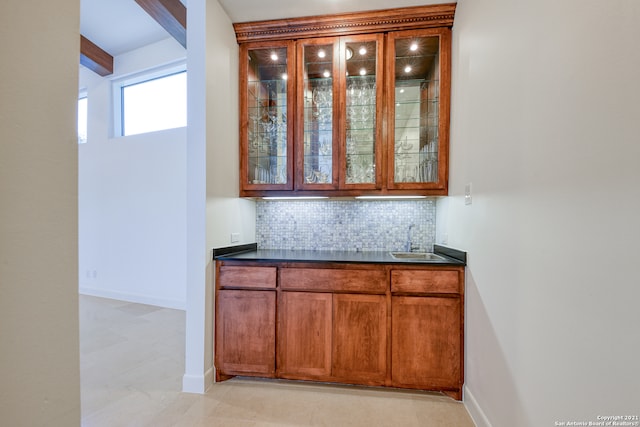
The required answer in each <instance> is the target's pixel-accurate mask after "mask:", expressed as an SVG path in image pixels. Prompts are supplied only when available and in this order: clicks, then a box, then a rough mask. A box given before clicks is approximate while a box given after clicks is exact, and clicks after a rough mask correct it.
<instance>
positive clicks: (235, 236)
mask: <svg viewBox="0 0 640 427" xmlns="http://www.w3.org/2000/svg"><path fill="white" fill-rule="evenodd" d="M239 241H240V233H231V243H238V242H239Z"/></svg>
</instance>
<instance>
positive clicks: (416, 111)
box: [234, 3, 455, 197]
mask: <svg viewBox="0 0 640 427" xmlns="http://www.w3.org/2000/svg"><path fill="white" fill-rule="evenodd" d="M454 13H455V3H452V4H445V5H431V6H418V7H409V8H401V9H388V10H381V11H371V12H359V13H348V14H340V15H324V16H315V17H305V18H296V19H284V20H273V21H260V22H248V23H237V24H234V28H235V30H236V38H237V40H238V42H239V43H240V138H241V141H240V155H241V179H240V195H241V196H244V197H260V196H278V195H282V196H293V195H300V196H313V195H317V196H336V197H341V196H358V195H446V194H447V181H448V152H449V150H448V144H449V138H448V133H449V96H450V95H449V92H450V50H451V26H452V25H453V17H454ZM414 46H417V47H415V48H414Z"/></svg>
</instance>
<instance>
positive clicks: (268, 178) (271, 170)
mask: <svg viewBox="0 0 640 427" xmlns="http://www.w3.org/2000/svg"><path fill="white" fill-rule="evenodd" d="M294 64H295V56H294V48H293V43H292V42H272V43H267V44H265V43H258V44H254V45H252V46H251V47H249V46H247V45H244V46H241V48H240V70H241V71H240V85H241V97H240V124H241V125H240V141H241V144H240V154H241V156H240V173H241V177H240V181H241V182H240V184H241V192H242V190H292V189H293V147H292V143H293V131H292V129H293V121H292V120H290V118H292V117H293V111H294V110H293V104H294V102H293V99H294V96H295V94H294V86H293V82H294V81H295V79H291V78H290V76H292V75H293V73H294Z"/></svg>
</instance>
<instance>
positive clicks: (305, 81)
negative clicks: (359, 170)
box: [296, 38, 339, 190]
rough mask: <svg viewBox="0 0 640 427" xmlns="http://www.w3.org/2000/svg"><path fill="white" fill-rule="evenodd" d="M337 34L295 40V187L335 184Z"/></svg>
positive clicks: (311, 187)
mask: <svg viewBox="0 0 640 427" xmlns="http://www.w3.org/2000/svg"><path fill="white" fill-rule="evenodd" d="M338 55H339V44H338V39H337V38H325V39H312V40H305V41H301V42H299V44H298V64H299V65H298V75H297V77H298V105H299V106H300V108H299V111H298V138H297V141H296V144H297V145H296V147H297V150H298V155H297V157H298V159H297V165H296V168H297V177H296V179H297V185H296V186H297V187H298V188H301V189H314V190H325V189H333V188H336V187H337V185H338V180H337V177H338V165H337V154H338V150H337V141H338V138H339V129H338V126H336V125H335V115H336V109H335V102H336V99H337V96H336V88H337V82H338V79H337V77H338V73H339V61H338Z"/></svg>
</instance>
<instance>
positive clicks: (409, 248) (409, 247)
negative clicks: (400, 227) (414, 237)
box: [405, 224, 420, 252]
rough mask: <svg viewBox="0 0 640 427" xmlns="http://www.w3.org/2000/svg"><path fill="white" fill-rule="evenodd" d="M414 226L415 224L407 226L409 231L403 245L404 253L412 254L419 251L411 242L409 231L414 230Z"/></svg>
mask: <svg viewBox="0 0 640 427" xmlns="http://www.w3.org/2000/svg"><path fill="white" fill-rule="evenodd" d="M415 226H416V225H415V224H411V225H410V226H409V229H408V230H407V243H406V244H405V251H406V252H414V251H417V250H419V249H420V246H418V245H415V246H414V244H413V242H412V241H411V229H412V228H414V227H415Z"/></svg>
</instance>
